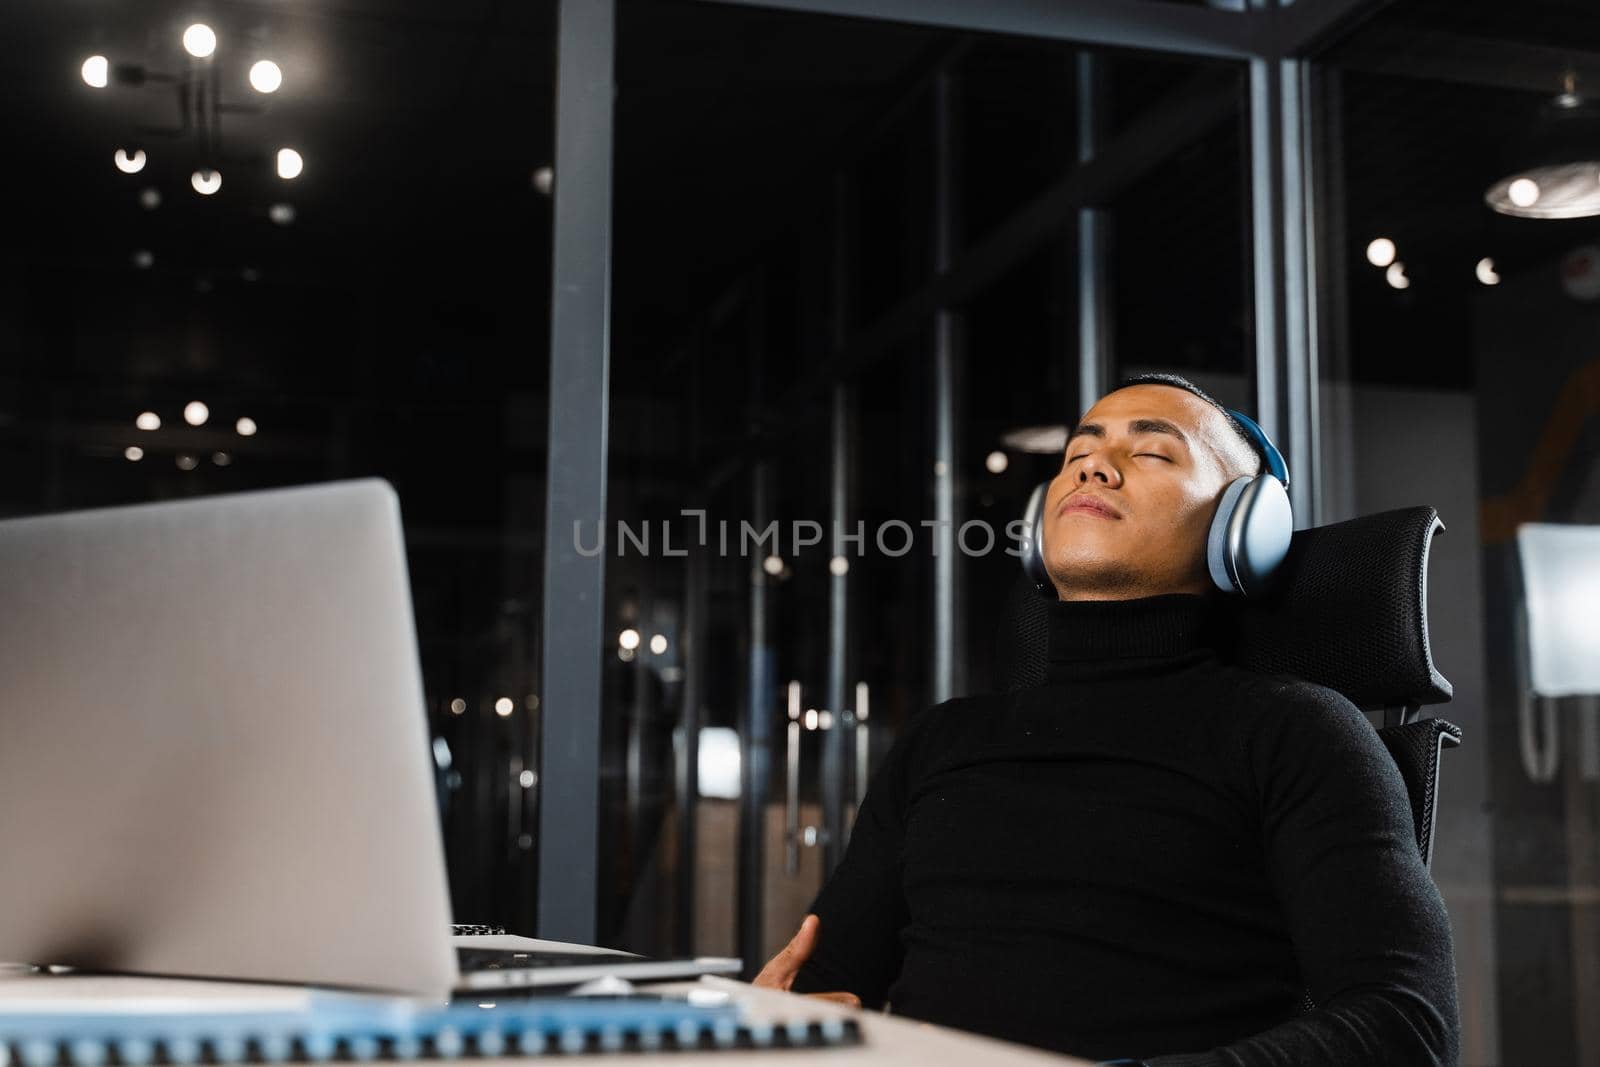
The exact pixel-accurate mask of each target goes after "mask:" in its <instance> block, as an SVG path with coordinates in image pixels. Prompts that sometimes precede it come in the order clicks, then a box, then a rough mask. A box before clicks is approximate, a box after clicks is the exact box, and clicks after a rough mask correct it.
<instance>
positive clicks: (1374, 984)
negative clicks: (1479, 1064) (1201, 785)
mask: <svg viewBox="0 0 1600 1067" xmlns="http://www.w3.org/2000/svg"><path fill="white" fill-rule="evenodd" d="M1269 684H1270V685H1273V686H1275V687H1277V688H1278V693H1277V694H1276V695H1275V699H1276V700H1278V701H1281V703H1280V704H1279V710H1276V711H1274V712H1273V713H1271V714H1268V715H1267V716H1265V717H1264V718H1263V719H1262V720H1260V726H1259V727H1258V728H1257V729H1256V730H1255V731H1253V733H1252V736H1250V737H1249V738H1248V739H1247V740H1246V741H1245V742H1244V745H1245V753H1246V755H1245V759H1246V762H1247V765H1248V769H1249V770H1250V772H1251V773H1252V775H1253V777H1254V779H1255V784H1256V788H1257V790H1258V795H1259V797H1260V803H1261V814H1262V822H1263V827H1262V830H1263V834H1264V844H1265V848H1266V858H1267V869H1268V872H1269V874H1270V877H1271V878H1272V882H1273V887H1274V889H1275V891H1276V893H1277V895H1278V899H1279V900H1280V901H1281V902H1282V905H1283V911H1284V917H1285V919H1286V921H1287V923H1288V926H1289V932H1290V936H1291V937H1292V938H1293V940H1294V945H1295V953H1296V955H1297V957H1298V958H1299V962H1300V973H1301V976H1302V978H1303V979H1304V981H1305V983H1306V986H1307V988H1308V989H1309V991H1310V993H1311V997H1312V1000H1313V1001H1314V1002H1315V1004H1316V1009H1315V1010H1314V1011H1311V1012H1308V1013H1307V1014H1305V1015H1302V1016H1300V1017H1298V1018H1296V1019H1293V1020H1291V1021H1289V1022H1285V1023H1283V1024H1281V1025H1279V1026H1276V1027H1273V1028H1272V1029H1270V1030H1267V1031H1264V1032H1262V1033H1260V1034H1256V1035H1254V1036H1253V1037H1249V1038H1246V1039H1244V1040H1242V1041H1238V1042H1235V1043H1233V1044H1231V1045H1227V1046H1225V1047H1223V1048H1218V1049H1214V1050H1211V1051H1210V1052H1205V1053H1201V1054H1197V1055H1186V1056H1160V1057H1155V1058H1153V1059H1151V1060H1150V1061H1149V1062H1150V1064H1151V1067H1269V1065H1270V1067H1278V1065H1284V1067H1288V1065H1291V1064H1292V1065H1296V1067H1309V1065H1320V1064H1327V1065H1330V1067H1332V1065H1341V1067H1342V1065H1345V1064H1356V1063H1359V1064H1363V1065H1369V1067H1379V1065H1388V1064H1393V1065H1396V1067H1424V1065H1426V1067H1434V1065H1445V1067H1454V1065H1455V1064H1456V1061H1457V1058H1458V1056H1459V1054H1460V1053H1459V1044H1460V1023H1459V1019H1458V1015H1457V1007H1456V975H1455V961H1454V958H1453V955H1452V949H1451V940H1450V924H1449V919H1448V917H1447V916H1446V914H1445V909H1444V902H1443V900H1441V899H1440V897H1439V891H1438V889H1437V888H1435V886H1434V884H1433V880H1432V879H1431V878H1430V877H1429V875H1428V871H1427V868H1426V867H1424V866H1423V863H1422V856H1421V854H1420V852H1419V851H1418V849H1417V845H1416V835H1415V831H1414V830H1413V828H1412V821H1411V807H1410V801H1409V800H1408V799H1407V796H1406V788H1405V782H1404V780H1403V779H1402V778H1401V777H1400V770H1399V768H1398V767H1396V766H1395V764H1394V761H1393V759H1392V758H1391V757H1390V756H1389V753H1388V751H1387V750H1386V749H1385V748H1384V747H1383V742H1382V741H1380V740H1379V739H1378V736H1377V733H1376V732H1375V731H1374V730H1373V729H1372V726H1371V724H1370V723H1368V722H1367V720H1366V717H1365V716H1363V715H1362V714H1361V712H1360V711H1359V710H1358V709H1357V708H1356V706H1355V705H1354V704H1352V703H1350V701H1349V700H1347V699H1346V698H1345V697H1343V696H1341V695H1340V694H1338V693H1336V692H1334V691H1333V690H1331V689H1326V688H1323V687H1321V686H1314V685H1309V684H1305V683H1296V682H1291V681H1285V680H1277V679H1274V680H1272V681H1270V682H1269Z"/></svg>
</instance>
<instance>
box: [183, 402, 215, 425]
mask: <svg viewBox="0 0 1600 1067" xmlns="http://www.w3.org/2000/svg"><path fill="white" fill-rule="evenodd" d="M210 417H211V409H210V408H208V407H206V406H205V404H203V403H202V402H200V401H198V400H191V401H189V402H188V403H187V404H185V405H183V421H184V422H187V423H188V424H189V425H190V426H204V425H205V424H206V420H207V419H209V418H210Z"/></svg>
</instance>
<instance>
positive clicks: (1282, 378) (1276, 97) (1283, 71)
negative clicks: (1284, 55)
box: [1250, 57, 1319, 528]
mask: <svg viewBox="0 0 1600 1067" xmlns="http://www.w3.org/2000/svg"><path fill="white" fill-rule="evenodd" d="M1306 93H1307V85H1306V64H1305V63H1304V61H1302V60H1297V59H1281V58H1277V57H1265V58H1255V59H1252V60H1250V199H1251V222H1252V230H1253V234H1252V243H1253V248H1254V256H1253V265H1254V269H1255V333H1256V362H1255V368H1256V418H1257V421H1258V422H1260V423H1261V426H1262V428H1263V429H1264V430H1266V431H1267V433H1268V435H1269V436H1271V437H1272V439H1273V440H1274V441H1276V442H1277V443H1278V444H1279V445H1280V446H1281V447H1282V448H1283V449H1284V451H1285V453H1287V455H1288V458H1289V462H1290V465H1291V470H1292V471H1293V473H1294V478H1293V480H1292V481H1291V483H1290V486H1289V501H1290V504H1291V505H1292V506H1293V508H1294V514H1295V525H1296V526H1297V527H1302V528H1303V527H1305V526H1308V525H1310V524H1311V523H1312V522H1313V521H1314V519H1315V511H1316V503H1315V501H1316V492H1315V487H1316V484H1317V477H1318V474H1319V472H1318V471H1317V469H1316V466H1315V461H1316V449H1315V444H1316V441H1317V437H1318V436H1319V435H1318V434H1317V433H1316V424H1317V422H1318V419H1317V415H1318V413H1317V411H1316V410H1315V409H1316V403H1315V400H1316V390H1317V385H1318V382H1317V380H1316V373H1315V358H1316V353H1315V345H1316V338H1315V324H1314V321H1313V318H1312V314H1311V309H1310V300H1311V293H1312V290H1311V281H1310V277H1311V273H1310V272H1311V260H1310V256H1311V254H1312V251H1313V245H1312V237H1311V231H1312V223H1313V219H1312V205H1311V201H1310V199H1309V197H1308V189H1309V188H1310V179H1311V176H1312V175H1311V167H1310V164H1309V162H1308V153H1307V138H1306V135H1305V125H1304V122H1305V114H1306V110H1307V109H1306Z"/></svg>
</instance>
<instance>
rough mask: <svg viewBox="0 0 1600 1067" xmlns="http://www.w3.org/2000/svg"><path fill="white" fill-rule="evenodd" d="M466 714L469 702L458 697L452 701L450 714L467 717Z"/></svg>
mask: <svg viewBox="0 0 1600 1067" xmlns="http://www.w3.org/2000/svg"><path fill="white" fill-rule="evenodd" d="M466 713H467V702H466V701H465V700H462V699H461V698H460V697H456V698H455V699H454V700H452V701H450V714H452V715H465V714H466Z"/></svg>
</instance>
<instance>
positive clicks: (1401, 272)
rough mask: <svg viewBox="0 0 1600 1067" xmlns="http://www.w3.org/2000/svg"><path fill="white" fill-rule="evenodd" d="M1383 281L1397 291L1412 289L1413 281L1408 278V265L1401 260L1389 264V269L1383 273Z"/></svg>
mask: <svg viewBox="0 0 1600 1067" xmlns="http://www.w3.org/2000/svg"><path fill="white" fill-rule="evenodd" d="M1383 280H1384V281H1386V282H1388V283H1389V284H1390V285H1391V286H1392V287H1394V288H1396V289H1409V288H1411V279H1410V278H1407V277H1406V265H1405V264H1404V263H1401V262H1400V261H1399V260H1396V261H1395V262H1393V263H1391V264H1389V269H1388V270H1386V271H1384V272H1383Z"/></svg>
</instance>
